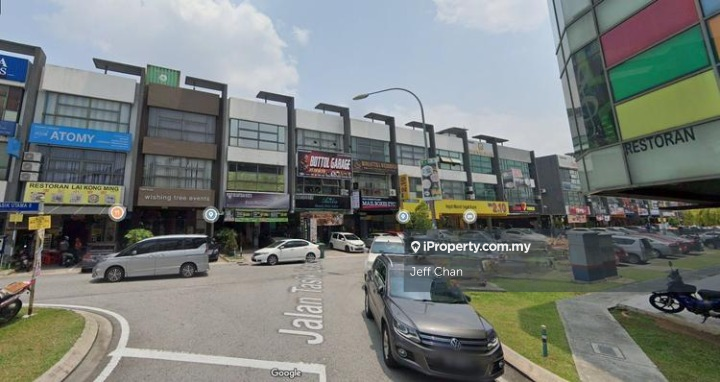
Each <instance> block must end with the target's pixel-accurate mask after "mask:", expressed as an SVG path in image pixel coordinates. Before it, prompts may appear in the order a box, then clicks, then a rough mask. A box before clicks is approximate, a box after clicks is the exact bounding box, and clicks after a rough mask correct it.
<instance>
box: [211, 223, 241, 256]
mask: <svg viewBox="0 0 720 382" xmlns="http://www.w3.org/2000/svg"><path fill="white" fill-rule="evenodd" d="M215 236H216V237H217V238H218V240H219V241H220V244H221V245H222V247H223V252H225V254H226V255H231V256H235V251H236V250H237V249H238V244H237V238H238V234H237V232H235V230H234V229H232V228H223V229H221V230H219V231H218V232H217V234H216V235H215Z"/></svg>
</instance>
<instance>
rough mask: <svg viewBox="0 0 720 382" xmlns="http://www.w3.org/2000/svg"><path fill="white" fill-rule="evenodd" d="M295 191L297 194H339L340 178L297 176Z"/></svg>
mask: <svg viewBox="0 0 720 382" xmlns="http://www.w3.org/2000/svg"><path fill="white" fill-rule="evenodd" d="M295 191H296V192H297V193H298V194H313V195H340V180H338V179H318V178H297V185H296V187H295Z"/></svg>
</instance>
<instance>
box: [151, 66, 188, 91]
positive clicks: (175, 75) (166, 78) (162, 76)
mask: <svg viewBox="0 0 720 382" xmlns="http://www.w3.org/2000/svg"><path fill="white" fill-rule="evenodd" d="M145 81H146V82H147V83H148V84H160V85H166V86H172V87H175V88H176V87H178V86H180V72H179V71H177V70H173V69H168V68H163V67H160V66H154V65H148V66H147V71H146V73H145Z"/></svg>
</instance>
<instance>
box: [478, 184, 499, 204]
mask: <svg viewBox="0 0 720 382" xmlns="http://www.w3.org/2000/svg"><path fill="white" fill-rule="evenodd" d="M473 187H474V188H475V200H497V193H496V192H495V185H494V184H487V183H475V184H473Z"/></svg>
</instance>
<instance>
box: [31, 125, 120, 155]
mask: <svg viewBox="0 0 720 382" xmlns="http://www.w3.org/2000/svg"><path fill="white" fill-rule="evenodd" d="M28 140H29V141H30V143H39V144H45V145H55V146H66V147H80V148H84V149H97V150H108V151H123V152H129V151H130V145H131V142H132V136H131V135H130V134H127V133H116V132H111V131H101V130H91V129H78V128H75V127H65V126H51V125H41V124H39V123H33V124H32V126H30V138H29V139H28Z"/></svg>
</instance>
